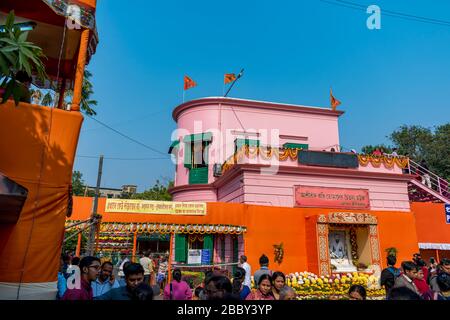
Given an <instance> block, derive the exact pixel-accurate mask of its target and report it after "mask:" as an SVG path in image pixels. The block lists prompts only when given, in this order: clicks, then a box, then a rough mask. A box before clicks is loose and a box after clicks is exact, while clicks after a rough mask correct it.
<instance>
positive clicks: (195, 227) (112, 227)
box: [66, 221, 247, 237]
mask: <svg viewBox="0 0 450 320" xmlns="http://www.w3.org/2000/svg"><path fill="white" fill-rule="evenodd" d="M76 222H77V221H66V226H67V225H70V224H73V223H76ZM82 226H83V225H79V226H75V227H74V228H75V229H79V228H81V227H82ZM99 228H100V229H99V235H100V237H102V236H103V235H104V234H105V233H106V234H114V235H116V236H117V235H118V234H120V233H123V234H127V233H132V232H137V233H139V234H140V233H161V234H165V233H183V234H205V233H223V234H242V233H244V232H247V228H246V227H243V226H233V225H211V224H184V225H182V224H168V223H119V222H102V223H100V227H99Z"/></svg>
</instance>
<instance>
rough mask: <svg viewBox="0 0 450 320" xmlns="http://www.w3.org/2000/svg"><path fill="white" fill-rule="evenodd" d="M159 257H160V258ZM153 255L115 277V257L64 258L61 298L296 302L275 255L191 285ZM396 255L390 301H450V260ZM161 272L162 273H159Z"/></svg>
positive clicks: (388, 283)
mask: <svg viewBox="0 0 450 320" xmlns="http://www.w3.org/2000/svg"><path fill="white" fill-rule="evenodd" d="M155 260H156V261H155ZM155 260H153V259H151V258H150V254H149V253H144V254H142V255H141V257H140V259H139V263H133V262H131V261H130V260H129V259H128V258H124V259H122V260H121V261H120V262H119V264H118V267H119V273H118V279H116V278H115V277H114V272H113V270H114V266H113V264H112V263H111V262H110V261H104V262H103V263H101V261H100V259H99V258H97V257H92V256H87V257H84V258H82V259H81V260H80V259H79V258H76V257H75V258H72V260H71V261H69V260H68V259H67V257H66V258H62V259H61V270H60V272H59V274H58V297H57V298H58V299H61V300H152V299H154V298H155V296H158V295H161V296H162V299H164V300H232V301H239V300H296V299H297V294H296V292H295V290H294V289H293V288H291V287H289V286H287V285H286V277H285V275H284V274H283V273H282V272H280V271H273V270H271V269H270V268H269V259H268V257H267V256H266V255H264V254H263V255H262V256H261V257H260V259H259V264H260V267H259V269H258V270H256V271H255V272H254V273H253V280H254V282H253V286H252V277H251V276H252V271H251V266H250V265H249V263H248V262H247V257H246V256H241V257H240V264H239V266H237V267H235V268H234V273H233V275H232V277H231V279H230V277H228V276H226V275H225V274H223V273H222V272H219V271H212V270H208V271H206V272H205V275H204V281H203V282H202V283H201V284H200V285H199V286H197V287H195V288H193V287H191V286H190V285H189V284H188V282H186V281H184V280H183V275H182V271H181V270H180V269H178V268H176V269H174V270H173V272H172V274H171V275H172V279H171V281H170V282H167V280H166V278H167V274H166V272H167V259H166V258H165V257H160V259H159V261H158V259H155ZM396 263H397V261H396V257H395V256H394V255H389V256H388V257H387V264H388V267H387V268H385V269H384V270H383V271H382V272H381V277H380V284H381V285H382V286H384V288H385V289H386V299H387V300H449V299H450V259H445V258H444V259H442V260H441V262H440V263H439V264H438V263H437V262H436V261H435V259H434V258H431V259H430V262H429V265H427V263H425V261H424V260H423V259H422V257H421V255H420V254H415V255H414V257H413V260H412V261H404V262H402V264H401V268H400V269H399V268H397V267H396V266H395V265H396ZM69 264H71V265H77V266H78V267H79V270H80V276H81V285H80V286H79V288H72V287H70V288H69V287H68V286H67V281H70V280H68V279H69V278H67V275H66V274H70V272H69V273H68V272H67V269H68V265H69ZM156 271H157V272H156ZM366 298H367V293H366V288H365V287H364V286H362V285H353V286H351V287H350V289H349V291H348V296H347V299H349V300H366Z"/></svg>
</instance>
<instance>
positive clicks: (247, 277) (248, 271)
mask: <svg viewBox="0 0 450 320" xmlns="http://www.w3.org/2000/svg"><path fill="white" fill-rule="evenodd" d="M239 260H240V262H241V268H242V269H244V270H245V278H244V282H243V284H244V286H247V287H249V288H251V287H252V268H251V267H250V265H249V264H248V262H247V257H246V256H241V258H240V259H239Z"/></svg>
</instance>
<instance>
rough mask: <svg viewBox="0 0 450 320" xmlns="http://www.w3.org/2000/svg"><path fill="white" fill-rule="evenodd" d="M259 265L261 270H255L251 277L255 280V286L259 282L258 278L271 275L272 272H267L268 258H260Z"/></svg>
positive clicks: (264, 256)
mask: <svg viewBox="0 0 450 320" xmlns="http://www.w3.org/2000/svg"><path fill="white" fill-rule="evenodd" d="M259 265H260V266H261V268H260V269H259V270H257V271H256V272H255V274H254V275H253V278H254V280H255V285H257V283H258V281H259V277H261V276H262V275H263V274H268V275H272V273H273V272H272V270H269V258H268V257H267V256H266V255H265V254H263V255H262V256H261V257H260V258H259Z"/></svg>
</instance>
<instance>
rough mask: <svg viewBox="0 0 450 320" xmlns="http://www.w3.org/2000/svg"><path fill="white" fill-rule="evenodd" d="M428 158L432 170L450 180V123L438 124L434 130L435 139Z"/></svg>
mask: <svg viewBox="0 0 450 320" xmlns="http://www.w3.org/2000/svg"><path fill="white" fill-rule="evenodd" d="M430 149H431V150H432V152H429V153H428V154H427V157H426V160H427V161H428V163H429V165H430V169H431V171H434V172H435V173H436V174H438V175H440V176H441V177H443V178H445V179H446V180H447V181H449V180H450V123H447V124H444V125H441V126H438V127H437V128H436V130H435V131H434V135H433V141H432V143H431V146H430Z"/></svg>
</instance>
